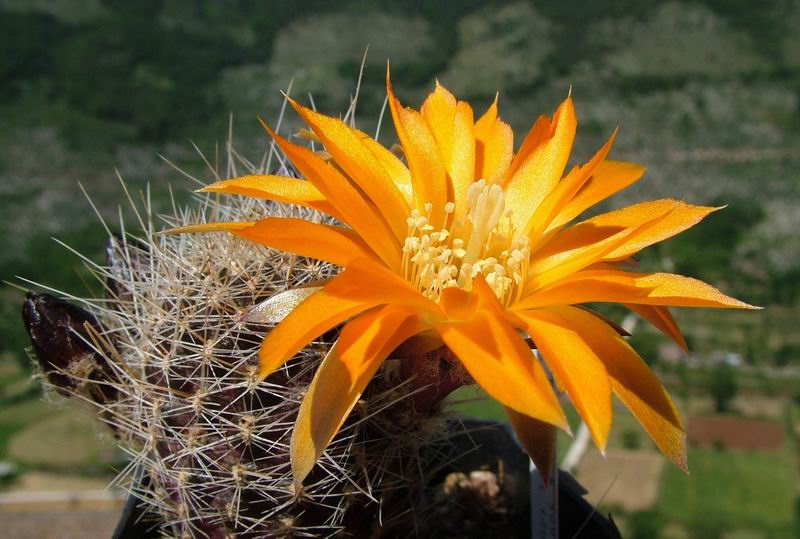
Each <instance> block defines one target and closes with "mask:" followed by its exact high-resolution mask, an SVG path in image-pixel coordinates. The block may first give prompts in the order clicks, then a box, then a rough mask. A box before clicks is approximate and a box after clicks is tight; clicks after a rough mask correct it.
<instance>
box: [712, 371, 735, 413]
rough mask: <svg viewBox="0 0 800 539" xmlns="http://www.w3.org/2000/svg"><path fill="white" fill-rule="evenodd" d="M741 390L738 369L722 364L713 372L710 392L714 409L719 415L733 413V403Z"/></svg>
mask: <svg viewBox="0 0 800 539" xmlns="http://www.w3.org/2000/svg"><path fill="white" fill-rule="evenodd" d="M738 390H739V384H738V383H737V381H736V369H735V367H732V366H731V365H728V364H727V363H721V364H719V365H717V366H716V367H714V368H713V369H712V371H711V381H710V383H709V391H711V397H712V398H713V399H714V409H715V410H716V411H717V412H719V413H725V412H730V411H731V408H730V406H731V402H732V401H733V398H734V397H735V396H736V393H737V392H738Z"/></svg>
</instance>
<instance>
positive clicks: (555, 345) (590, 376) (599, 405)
mask: <svg viewBox="0 0 800 539" xmlns="http://www.w3.org/2000/svg"><path fill="white" fill-rule="evenodd" d="M516 315H517V316H518V317H519V318H520V319H521V320H522V321H523V322H524V323H525V326H524V327H525V329H526V331H527V332H528V335H530V336H531V338H532V339H533V342H534V343H536V347H537V348H538V349H539V351H540V352H541V353H542V356H543V357H544V359H545V361H546V362H547V365H548V366H549V367H550V370H551V371H553V373H554V374H555V375H556V376H557V377H558V379H559V381H560V382H561V384H562V385H563V387H564V389H566V391H567V394H569V398H570V400H572V403H573V404H574V405H575V408H576V409H577V410H578V412H579V413H580V414H581V417H583V420H584V421H585V422H586V426H587V427H589V432H591V433H592V438H593V439H594V443H595V444H596V445H597V447H598V448H599V449H600V451H605V447H606V442H607V441H608V432H609V430H610V429H611V418H612V408H611V383H610V382H609V379H608V373H607V372H606V368H605V366H604V365H603V362H602V361H601V360H600V358H598V357H597V355H596V354H595V353H594V351H593V350H592V349H591V347H589V346H588V345H587V344H586V343H585V342H584V340H583V338H582V337H581V335H580V334H578V333H577V332H576V331H575V330H574V328H573V327H572V326H571V325H570V324H569V321H568V320H564V319H563V317H562V316H561V315H560V314H559V313H558V312H557V311H549V310H535V311H526V312H516Z"/></svg>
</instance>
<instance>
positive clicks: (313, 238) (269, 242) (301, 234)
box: [170, 217, 376, 266]
mask: <svg viewBox="0 0 800 539" xmlns="http://www.w3.org/2000/svg"><path fill="white" fill-rule="evenodd" d="M218 231H224V232H231V233H233V234H236V235H237V236H239V237H241V238H244V239H246V240H249V241H252V242H255V243H260V244H261V245H266V246H267V247H272V248H273V249H280V250H281V251H288V252H290V253H295V254H298V255H300V256H307V257H310V258H316V259H318V260H325V261H326V262H330V263H331V264H336V265H338V266H346V265H347V264H349V263H350V262H351V261H352V260H354V259H356V258H364V257H375V256H376V255H375V253H373V252H372V250H371V249H370V248H369V246H368V245H367V244H365V243H364V241H363V240H362V239H361V237H360V236H359V235H358V234H356V233H355V232H354V231H353V230H350V229H348V228H342V227H340V226H333V225H322V224H317V223H312V222H310V221H306V220H305V219H297V218H294V217H267V218H266V219H262V220H260V221H253V222H239V223H235V222H233V223H232V222H228V223H204V224H199V225H190V226H185V227H181V228H178V229H174V230H171V231H170V232H171V233H186V232H218Z"/></svg>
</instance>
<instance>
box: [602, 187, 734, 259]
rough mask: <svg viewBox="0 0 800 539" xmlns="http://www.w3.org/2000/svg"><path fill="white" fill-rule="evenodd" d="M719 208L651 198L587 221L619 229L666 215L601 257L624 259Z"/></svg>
mask: <svg viewBox="0 0 800 539" xmlns="http://www.w3.org/2000/svg"><path fill="white" fill-rule="evenodd" d="M719 209H721V208H710V207H707V206H694V205H692V204H686V203H685V202H681V201H677V200H669V199H665V200H652V201H649V202H642V203H640V204H635V205H633V206H628V207H626V208H622V209H619V210H616V211H612V212H609V213H604V214H602V215H598V216H597V217H592V218H591V219H589V220H588V223H591V225H592V226H594V227H598V228H606V227H609V228H610V227H616V228H619V229H623V228H629V227H634V226H637V225H639V224H641V223H642V222H644V221H648V220H651V219H653V218H655V217H657V216H659V215H667V218H666V219H663V220H662V221H661V222H660V223H659V224H658V226H656V227H651V228H650V229H649V230H648V231H647V233H645V234H637V235H636V236H635V238H631V239H632V241H628V242H625V243H624V244H623V245H620V246H619V248H617V249H615V250H614V251H612V252H610V253H608V254H607V255H606V256H604V257H603V260H605V261H614V260H624V259H626V258H628V257H630V256H633V255H635V254H636V253H638V252H639V251H641V250H642V249H644V248H645V247H648V246H650V245H653V244H654V243H658V242H660V241H664V240H665V239H667V238H671V237H672V236H674V235H676V234H679V233H681V232H683V231H684V230H686V229H688V228H691V227H693V226H694V225H696V224H697V223H699V222H700V221H702V220H703V218H704V217H706V216H707V215H708V214H710V213H712V212H715V211H717V210H719Z"/></svg>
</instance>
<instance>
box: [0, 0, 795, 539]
mask: <svg viewBox="0 0 800 539" xmlns="http://www.w3.org/2000/svg"><path fill="white" fill-rule="evenodd" d="M798 29H800V2H797V1H795V0H773V1H761V2H747V1H744V0H694V1H692V0H684V1H682V2H674V1H671V2H641V1H637V0H608V1H606V2H576V1H566V0H535V1H528V2H526V1H521V0H517V1H494V2H488V1H479V0H466V1H441V2H424V1H422V0H418V1H401V0H380V1H371V2H367V1H363V0H362V1H355V0H350V1H341V2H336V3H333V2H322V1H304V2H289V1H275V2H250V1H244V0H241V1H237V0H220V1H212V0H206V1H190V0H147V1H138V2H128V1H124V0H119V1H101V0H0V117H2V122H0V195H2V196H0V215H2V219H1V220H0V236H1V237H2V238H3V247H2V249H1V250H0V278H2V279H3V280H5V281H9V282H13V283H16V284H17V285H21V286H22V287H23V288H24V287H25V286H28V285H26V284H25V283H22V282H21V281H20V280H19V279H17V278H16V277H15V276H22V277H25V278H27V279H30V280H32V281H37V282H39V283H42V284H45V285H47V286H51V287H53V288H56V289H59V290H63V291H68V292H70V293H74V294H76V295H85V294H92V293H98V290H99V288H98V286H97V285H96V284H93V283H92V282H90V281H91V279H90V278H89V272H88V271H87V270H86V268H85V267H84V266H83V265H82V262H81V260H80V259H79V258H78V257H76V256H75V255H74V254H72V253H71V252H70V250H68V249H67V248H65V247H63V246H61V245H58V244H57V243H56V242H54V241H53V240H52V239H51V238H53V237H55V238H57V239H58V240H60V241H62V242H64V243H66V244H68V245H69V246H70V247H72V248H74V249H76V250H78V251H80V252H81V253H84V254H85V255H87V256H88V257H89V258H91V259H93V260H97V261H102V260H103V252H104V245H105V238H106V233H105V231H104V230H103V228H102V226H100V224H99V221H98V219H97V216H96V215H95V214H94V212H93V210H92V208H91V206H90V205H89V203H88V202H87V200H86V198H85V196H84V194H83V193H82V192H81V189H80V188H79V186H78V184H79V182H80V184H82V185H83V187H84V188H85V190H86V191H87V192H88V193H89V194H90V196H91V198H92V200H93V201H94V203H95V205H96V206H97V208H98V209H99V210H100V213H102V214H103V216H104V217H106V218H109V219H110V220H111V222H112V223H113V222H114V220H116V219H117V214H118V211H120V210H119V208H120V206H121V207H122V208H123V209H122V212H123V213H125V211H126V210H125V207H127V206H128V204H127V202H125V198H124V196H125V195H124V193H123V191H122V189H121V187H120V183H119V180H118V177H117V174H119V176H121V177H122V178H123V179H124V180H125V182H126V183H127V184H128V185H129V187H130V188H131V191H132V192H134V193H136V192H138V191H139V190H140V189H143V188H144V187H145V185H148V184H149V186H150V189H151V194H152V199H153V201H154V205H155V206H156V207H157V208H163V209H167V208H168V207H169V205H170V186H172V191H173V192H174V194H175V197H176V198H177V199H178V200H188V193H189V190H190V189H191V188H192V184H191V183H190V182H189V181H188V180H186V179H185V178H183V177H182V176H181V175H180V174H178V173H177V172H175V170H174V169H172V168H171V167H170V166H169V165H168V164H167V163H166V162H165V159H166V160H168V161H170V162H172V163H174V164H176V165H178V166H180V167H183V168H184V169H186V170H187V171H190V172H191V173H193V174H197V175H198V176H199V177H202V178H205V179H208V180H210V179H211V178H212V175H211V174H210V172H209V171H208V170H207V168H206V164H205V163H204V162H203V160H202V159H201V157H200V156H199V154H198V151H200V152H202V153H203V154H205V155H206V156H207V158H208V161H209V162H210V164H211V166H212V167H214V166H215V163H216V158H215V156H216V155H218V154H219V153H221V149H220V148H223V147H224V146H223V145H224V143H225V140H226V138H227V136H228V131H229V127H230V124H231V122H232V124H233V130H232V132H233V136H234V141H235V145H236V147H237V148H238V150H239V152H240V153H241V154H242V155H245V156H250V157H251V158H253V159H258V158H259V157H260V155H261V152H262V151H263V149H264V147H265V142H266V139H265V137H264V135H263V133H262V131H261V130H260V128H259V126H258V123H257V121H256V117H257V116H258V115H261V116H263V117H265V118H267V119H271V120H272V121H273V122H274V121H275V120H276V119H277V117H278V114H279V112H280V107H281V104H282V97H281V94H280V90H286V89H288V88H289V84H290V81H292V85H291V94H292V95H293V96H295V97H297V98H298V99H300V100H301V101H304V102H309V101H310V100H311V98H310V97H309V95H308V94H309V92H311V93H312V94H313V102H314V103H315V105H316V107H317V108H318V109H320V110H322V111H324V112H326V113H329V114H337V113H339V112H341V111H344V110H345V109H346V108H347V106H348V105H349V99H350V96H351V95H352V93H353V92H354V89H355V82H356V80H357V77H358V72H359V67H360V65H361V61H362V57H363V55H364V51H365V49H366V47H367V45H369V53H368V56H367V63H366V68H365V71H364V79H363V84H362V86H361V93H360V97H359V105H358V113H357V122H358V125H359V127H360V128H362V129H364V130H366V131H370V132H372V131H373V130H374V129H375V127H376V121H377V118H378V114H379V112H380V109H381V105H382V103H383V99H384V97H385V88H384V82H383V80H384V71H385V62H386V59H387V58H390V59H391V62H392V72H393V80H394V82H395V85H396V89H397V92H398V94H399V96H400V98H401V99H402V100H403V101H404V103H406V104H409V105H413V106H418V105H419V104H420V103H421V100H422V99H423V97H424V95H425V94H426V93H427V92H428V91H430V90H431V89H432V87H433V82H434V78H435V77H438V79H439V80H440V81H441V82H442V83H443V84H445V85H446V86H447V87H448V88H450V89H451V90H452V91H454V92H455V93H456V94H457V95H458V96H459V97H460V98H462V99H463V98H467V99H469V100H470V101H471V102H472V103H473V105H474V107H475V109H476V112H477V111H480V110H481V109H483V108H484V107H485V106H488V104H489V103H490V102H491V100H492V99H493V98H494V95H495V92H497V91H499V92H500V97H501V103H500V106H501V113H502V115H503V116H504V118H505V119H506V120H507V121H509V122H510V123H511V124H512V126H513V127H514V129H515V132H516V133H517V137H518V140H521V137H522V133H523V132H524V131H525V130H527V129H528V128H529V127H530V125H531V123H532V122H533V120H535V118H536V117H537V116H538V115H539V114H541V113H544V112H547V113H548V114H550V113H552V111H553V110H554V109H555V107H556V106H557V104H558V103H559V102H560V101H561V100H562V99H563V98H564V96H565V95H566V94H567V92H568V90H569V88H570V86H571V87H572V94H573V97H574V98H575V102H576V106H577V111H578V115H579V120H580V127H579V131H578V138H577V143H576V149H575V152H574V154H573V156H574V158H575V159H576V161H578V160H580V161H584V160H586V159H588V157H589V156H590V155H591V153H592V152H593V151H594V150H595V149H596V148H598V147H599V146H600V145H601V144H602V142H604V141H605V139H606V138H607V137H608V135H609V134H610V133H611V131H612V130H613V129H614V127H616V126H617V125H619V126H620V128H621V130H620V135H619V137H618V139H617V143H616V146H615V149H614V153H613V157H614V158H615V159H620V160H628V161H636V162H640V163H643V164H646V165H647V166H648V167H649V171H648V174H647V177H646V178H645V179H644V180H642V181H641V182H639V183H638V184H637V185H636V186H634V187H633V188H631V189H629V190H627V191H625V192H623V193H621V195H619V196H617V197H616V198H614V199H613V200H612V201H611V202H610V203H608V204H607V205H606V209H608V208H612V207H617V206H620V205H623V204H626V203H630V202H633V201H637V200H641V199H643V198H655V197H675V198H681V199H684V200H687V201H689V202H693V203H701V204H712V205H723V204H727V205H728V207H727V208H726V209H725V210H724V211H720V212H717V213H715V214H713V215H711V216H710V217H708V219H707V220H706V221H704V222H703V223H702V224H701V225H700V226H698V227H697V228H695V229H693V230H692V231H690V232H688V233H686V234H683V235H682V236H680V237H679V238H677V239H675V240H672V241H669V242H666V243H664V244H662V245H660V246H658V247H656V248H654V249H651V250H650V251H649V252H647V253H646V254H645V255H644V256H643V257H642V266H643V267H644V268H646V269H655V268H659V269H663V270H667V271H675V272H678V273H683V274H687V275H692V276H695V277H698V278H701V279H704V280H706V281H709V282H711V283H713V284H715V285H716V286H718V287H720V288H721V289H723V290H724V291H725V292H727V293H729V294H732V295H734V296H736V297H738V298H741V299H743V300H745V301H748V302H750V303H755V304H759V305H764V306H766V307H767V308H766V309H765V310H764V311H760V312H721V311H720V312H711V311H702V310H698V311H682V312H678V313H677V317H678V318H679V321H680V322H681V325H682V327H683V329H684V331H685V333H686V334H687V339H688V341H689V344H690V347H691V349H692V354H691V357H685V356H683V355H682V354H681V353H680V351H679V350H677V349H676V348H675V347H674V346H673V345H671V344H670V343H669V342H668V341H666V340H665V339H664V338H662V337H661V336H660V335H659V334H657V333H655V332H654V331H650V330H649V329H648V328H646V327H645V326H644V325H643V324H638V326H637V327H636V329H635V331H634V335H633V337H632V339H633V341H634V343H633V344H634V346H635V347H636V348H637V349H638V350H639V351H640V352H641V353H642V355H643V356H644V357H645V358H646V359H647V360H648V362H650V363H651V364H652V365H653V367H654V368H655V369H656V370H657V371H658V372H659V374H660V376H661V378H662V380H664V382H665V384H666V385H667V386H668V388H669V390H670V392H671V393H672V394H673V395H674V396H676V398H677V400H678V402H679V405H680V407H681V409H682V411H683V413H684V415H685V418H686V421H687V424H688V432H689V440H690V447H691V449H690V457H689V462H690V468H691V471H692V475H691V476H690V477H687V476H685V475H684V474H683V473H681V472H680V471H679V470H678V469H676V468H675V467H673V466H672V465H671V464H669V463H668V462H667V461H666V460H665V459H663V458H662V457H661V456H660V455H659V454H658V453H657V452H656V451H655V448H654V446H652V444H651V443H650V441H649V440H648V439H647V437H646V435H645V434H644V432H643V431H642V430H641V429H640V428H639V427H638V426H637V425H636V424H635V422H634V420H633V419H632V418H631V417H630V416H629V415H626V414H625V412H624V411H623V410H622V409H620V410H619V413H618V416H617V418H616V420H615V426H614V435H613V437H612V442H611V448H610V450H609V452H608V458H607V460H605V461H604V460H603V458H602V457H601V456H600V455H599V454H597V453H596V452H595V451H594V450H593V449H589V450H588V451H586V452H585V453H584V454H583V455H582V457H581V458H580V459H578V461H577V462H576V463H575V467H574V469H573V472H574V473H575V475H576V476H577V477H578V479H579V480H580V481H581V482H582V483H584V485H585V486H586V487H587V488H588V489H589V491H590V493H589V498H590V500H591V501H592V502H593V503H596V504H599V505H600V508H601V510H602V511H605V512H611V513H612V514H613V515H614V518H615V519H616V520H617V521H618V522H619V523H620V525H621V526H622V527H623V529H624V530H625V531H626V536H627V537H634V538H639V539H642V538H655V537H675V538H681V537H688V538H691V539H695V538H696V539H702V538H721V537H725V538H737V539H739V538H741V539H745V538H753V539H756V538H783V537H797V536H800V524H799V522H800V473H799V470H798V466H799V465H800V452H798V444H797V439H798V435H800V332H798V331H797V328H796V326H797V322H798V315H800V234H798V229H800V210H798V209H797V208H798V205H800V106H799V101H800V32H798ZM294 127H299V124H298V123H297V120H296V118H294V117H293V116H292V115H291V114H289V115H287V117H286V118H285V119H284V124H283V130H284V132H289V131H291V130H292V129H293V128H294ZM393 137H394V132H393V130H392V129H391V127H390V126H389V125H388V124H386V125H384V129H383V130H382V132H381V140H382V142H384V143H387V144H388V143H391V142H392V140H393ZM161 156H163V159H162V157H161ZM112 227H113V225H112ZM117 228H118V227H117ZM23 297H24V292H23V291H21V290H20V289H18V288H15V287H13V286H9V285H3V286H2V287H0V501H2V502H3V503H0V522H4V523H5V524H4V525H5V526H12V527H11V528H6V530H7V531H8V530H10V529H14V528H13V526H14V525H20V526H21V525H22V524H20V522H21V521H20V519H22V520H24V519H25V518H26V517H25V515H26V514H27V515H30V513H29V511H32V510H36V511H41V510H42V507H46V508H48V509H47V510H52V511H56V510H57V509H58V508H63V507H69V508H71V513H70V514H71V515H72V517H70V518H73V520H71V521H69V522H67V521H65V520H63V518H62V520H60V521H59V522H61V523H62V524H60V525H61V526H63V527H62V528H61V529H60V530H61V532H63V533H66V530H67V529H68V528H69V526H77V528H78V529H80V528H81V526H82V524H81V523H80V520H79V519H80V518H84V517H85V518H89V517H91V519H92V522H93V525H92V526H93V527H94V528H95V529H97V527H98V526H101V527H102V526H106V527H110V526H113V522H114V521H115V520H116V518H117V516H116V513H115V512H114V511H115V509H114V507H116V505H117V504H118V500H117V499H116V498H115V497H114V495H113V493H111V494H109V493H106V494H103V495H98V496H99V497H98V496H94V497H93V495H91V493H95V492H101V491H102V490H103V488H104V486H105V485H106V484H107V482H108V480H109V478H110V477H111V476H113V470H114V469H115V467H119V466H122V465H124V455H121V454H120V453H119V451H117V450H115V448H114V444H113V442H112V441H110V440H109V439H106V438H104V437H103V435H102V433H101V432H100V431H99V429H96V428H95V426H94V424H93V422H92V421H91V419H89V418H88V417H84V415H82V414H80V413H75V412H74V409H73V408H71V407H70V406H71V405H70V406H68V405H67V404H65V403H62V402H58V400H57V399H55V400H56V402H46V401H45V399H43V398H42V392H41V389H40V384H39V383H38V381H36V380H32V379H31V374H32V372H31V368H30V364H29V361H28V359H27V356H26V353H25V348H26V346H28V341H27V335H26V334H25V332H24V329H23V327H22V323H21V319H20V314H19V312H20V304H21V301H22V299H23ZM611 314H615V315H621V314H622V313H611ZM635 322H636V321H635V320H628V323H635ZM480 397H481V396H480V395H478V394H476V393H475V392H474V391H466V392H461V393H459V395H457V396H456V400H457V401H458V402H457V404H456V406H457V407H458V409H460V410H462V411H466V412H468V413H472V414H477V415H482V416H486V417H493V416H495V415H497V417H499V416H500V415H499V411H498V410H497V409H496V408H495V407H493V405H492V403H490V402H487V401H485V400H483V399H481V398H480ZM49 400H50V401H53V400H54V399H49ZM569 443H570V440H569V439H567V438H564V439H563V440H562V441H561V443H560V447H561V449H562V452H563V451H564V450H566V448H567V446H568V445H569ZM41 491H58V492H62V493H68V492H73V493H74V492H85V493H87V494H86V495H85V496H83V497H81V496H77V497H76V496H72V497H66V498H65V497H63V496H62V497H60V498H59V497H55V498H53V499H52V500H51V502H52V503H51V504H50V505H49V506H48V505H47V504H46V503H45V504H44V505H43V502H41V500H40V498H41V496H40V497H39V498H37V497H36V496H33V495H31V494H30V493H36V492H41ZM26 500H28V501H27V502H26ZM31 500H34V501H31ZM36 500H39V501H36ZM53 500H55V501H53ZM87 500H88V501H87ZM59 504H61V505H59ZM64 504H66V505H64ZM109 508H111V509H109ZM81 515H83V516H81ZM87 515H88V516H87ZM37 518H40V519H41V515H39V517H37ZM104 519H105V520H104ZM20 529H22V528H20ZM109 529H110V528H109ZM104 533H105V535H104V534H103V533H100V535H98V536H99V537H102V536H107V535H108V533H107V532H104ZM10 536H14V534H12V535H10ZM16 536H19V535H16ZM57 536H59V537H61V536H64V535H57ZM41 537H44V535H41ZM54 537H55V536H54ZM84 537H86V535H85V534H84Z"/></svg>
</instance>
